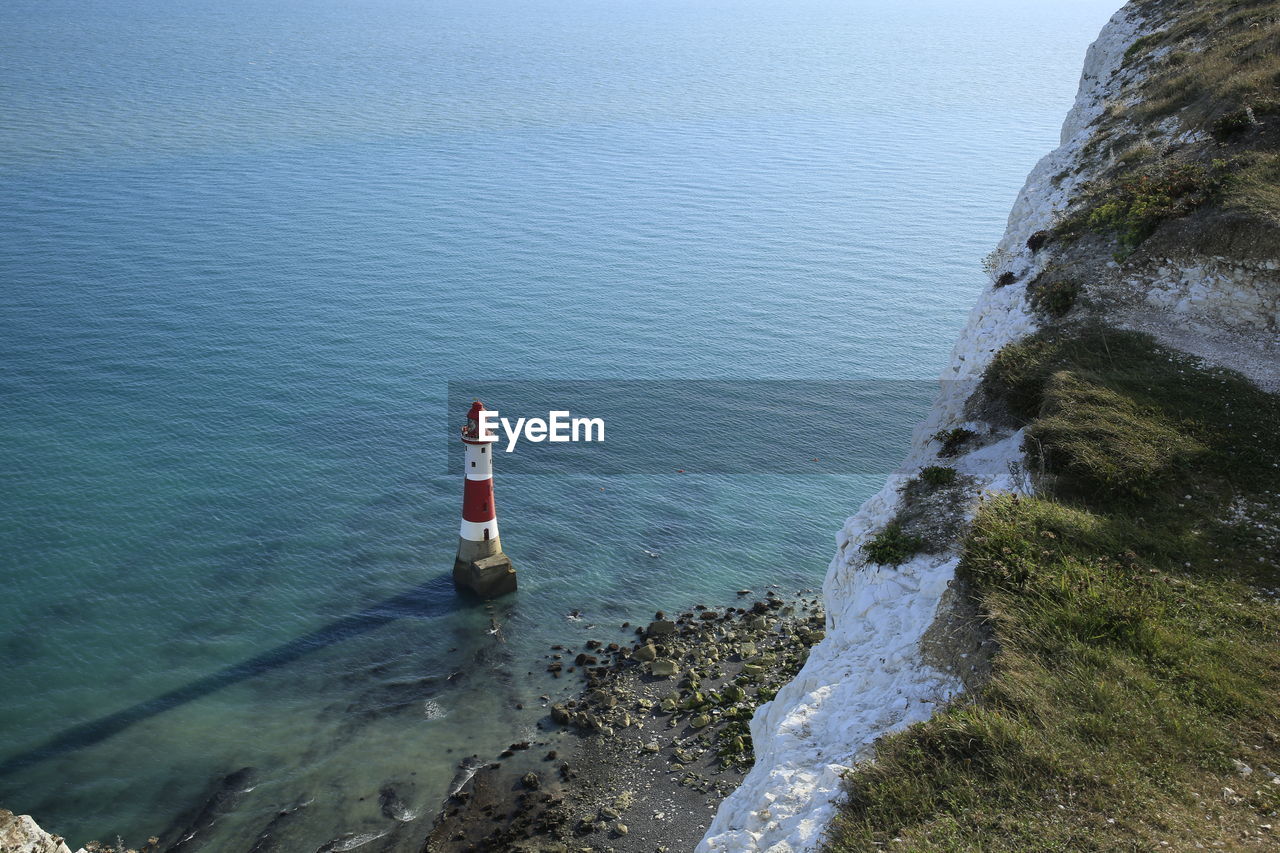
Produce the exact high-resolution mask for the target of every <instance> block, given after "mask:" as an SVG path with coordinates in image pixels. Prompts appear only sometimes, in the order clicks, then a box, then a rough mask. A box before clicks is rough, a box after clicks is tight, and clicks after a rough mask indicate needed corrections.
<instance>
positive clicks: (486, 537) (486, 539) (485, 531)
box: [484, 527, 489, 542]
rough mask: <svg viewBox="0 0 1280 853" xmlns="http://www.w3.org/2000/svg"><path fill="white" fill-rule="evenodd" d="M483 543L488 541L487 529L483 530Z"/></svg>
mask: <svg viewBox="0 0 1280 853" xmlns="http://www.w3.org/2000/svg"><path fill="white" fill-rule="evenodd" d="M484 541H486V542H488V541H489V528H487V527H486V528H485V529H484Z"/></svg>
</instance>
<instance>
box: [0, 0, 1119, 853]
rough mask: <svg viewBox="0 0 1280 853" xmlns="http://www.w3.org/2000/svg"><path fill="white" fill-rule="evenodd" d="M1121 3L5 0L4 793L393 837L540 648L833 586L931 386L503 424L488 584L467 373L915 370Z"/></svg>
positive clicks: (22, 807) (231, 838)
mask: <svg viewBox="0 0 1280 853" xmlns="http://www.w3.org/2000/svg"><path fill="white" fill-rule="evenodd" d="M1116 5H1117V3H1115V2H1092V1H1091V2H1070V3H1068V2H1063V3H1052V4H1042V3H1037V4H1025V3H1019V2H1013V0H1007V1H1006V2H981V3H976V4H966V5H965V6H963V7H962V8H961V7H956V6H955V5H954V4H947V3H942V2H920V3H908V4H894V5H893V6H892V7H890V6H888V5H883V4H875V3H868V2H849V3H837V2H821V0H798V2H789V3H773V4H770V3H763V2H757V0H748V2H745V3H733V4H729V3H721V2H710V0H709V2H700V3H692V4H688V3H672V2H664V0H658V2H644V3H640V2H619V3H608V4H601V3H593V2H585V0H567V2H557V3H550V2H548V3H535V4H527V3H526V4H517V3H511V2H479V3H466V4H461V3H442V2H425V3H410V2H397V0H372V2H369V3H365V4H360V5H352V4H345V3H330V2H323V1H322V0H318V2H310V3H302V2H279V3H266V4H263V3H246V2H240V0H231V2H228V3H221V4H218V5H216V6H210V5H206V4H200V3H190V2H179V3H176V4H175V3H159V2H154V1H153V0H145V1H144V2H137V1H136V0H131V2H126V3H121V4H114V5H112V6H111V7H110V8H109V9H108V8H106V7H100V6H99V5H95V4H90V3H85V2H71V0H68V1H67V2H53V3H43V2H42V3H35V2H28V0H17V2H13V3H9V4H5V6H4V8H3V9H0V32H3V33H4V34H5V35H4V36H3V37H2V38H3V40H4V45H5V49H4V50H3V51H0V83H3V91H4V93H5V94H4V97H5V101H6V121H5V122H4V124H3V125H2V126H0V192H2V193H3V196H4V198H5V199H6V201H5V204H4V205H0V282H3V287H4V295H5V308H4V310H3V312H0V365H2V368H0V388H2V389H3V399H4V406H3V407H0V479H2V482H3V488H0V581H3V584H4V588H5V595H3V596H0V653H2V654H3V659H4V666H3V667H0V696H2V697H3V701H0V805H3V806H4V807H6V808H10V809H13V810H15V811H17V812H19V813H32V814H33V815H35V816H36V818H37V819H38V820H39V821H40V822H41V823H42V824H43V825H45V826H46V827H48V828H49V829H51V830H52V831H55V832H57V833H59V834H62V835H65V836H67V837H68V839H69V840H71V841H72V842H75V843H76V844H79V843H83V842H84V841H86V840H88V839H90V838H93V837H102V838H104V840H105V839H114V837H115V835H116V834H117V833H118V834H120V835H122V836H124V837H125V839H126V840H128V841H130V842H133V843H137V842H140V841H141V840H143V839H145V838H146V836H148V835H151V834H158V833H161V832H165V831H166V830H169V829H170V828H173V832H174V833H176V832H177V831H178V830H179V829H180V828H182V827H184V826H186V825H187V823H188V822H189V820H190V818H191V816H192V815H193V814H194V813H195V812H197V811H198V810H199V809H200V808H201V806H202V805H203V804H204V803H205V802H206V800H207V799H208V797H209V796H210V795H211V794H212V793H213V792H214V789H215V788H216V786H217V784H218V782H219V780H222V779H224V778H225V777H227V776H228V774H232V773H235V772H236V771H239V770H241V769H242V768H252V772H251V773H249V774H245V775H241V776H237V777H236V778H235V780H234V785H235V787H236V789H237V790H236V791H234V792H232V793H234V794H235V796H234V798H233V799H234V802H235V807H234V809H232V810H230V811H229V813H228V814H225V815H223V816H221V817H219V818H218V819H217V820H216V821H214V822H213V823H212V824H211V825H210V826H208V827H207V828H206V829H204V830H203V831H202V833H201V834H200V836H199V837H198V839H197V840H201V839H203V840H204V842H205V844H206V845H207V848H208V849H211V850H214V849H216V850H222V851H237V850H249V849H251V848H253V847H254V845H255V843H256V842H257V841H258V839H259V838H260V836H261V834H262V833H263V831H264V829H265V828H266V827H268V825H271V826H272V831H271V834H270V837H269V838H266V839H263V843H264V846H263V847H261V848H260V849H273V848H272V847H271V846H270V845H271V844H275V845H278V847H279V849H283V850H291V851H293V850H302V851H306V850H314V849H318V848H320V847H321V846H323V845H325V844H326V843H328V842H330V841H331V840H333V839H335V838H339V837H341V836H345V835H347V834H354V836H353V837H352V838H350V839H348V840H347V841H346V842H344V844H355V843H356V842H357V841H361V840H362V838H363V836H371V837H377V844H375V843H373V842H372V841H370V842H369V843H368V844H367V845H366V846H364V847H363V849H377V847H378V846H379V845H381V846H384V847H389V848H390V849H414V848H415V846H416V844H418V843H420V842H421V838H422V836H424V835H425V826H421V828H419V825H422V824H425V823H427V822H429V820H430V818H431V814H432V813H433V811H434V809H435V808H436V806H437V805H438V803H439V802H440V800H441V798H442V797H443V795H444V793H445V791H446V789H447V787H448V785H449V782H450V780H451V779H452V778H453V776H454V773H455V771H456V768H457V764H458V762H459V760H461V759H462V758H464V757H466V756H469V755H472V754H473V753H474V754H479V755H480V756H482V757H486V758H487V757H492V756H493V755H495V754H496V753H497V752H498V751H500V750H501V749H502V748H503V747H504V746H505V745H506V744H508V743H510V742H512V741H516V740H522V739H524V738H525V737H527V733H528V732H530V731H532V727H533V726H534V725H535V723H536V721H537V719H538V718H539V716H540V715H541V713H542V711H541V710H540V709H541V704H542V703H541V702H540V701H539V700H538V697H539V696H541V695H543V694H548V693H550V692H554V691H556V690H560V691H564V690H567V689H569V688H570V687H571V686H572V685H573V683H574V682H573V681H572V680H571V679H569V678H565V679H561V680H560V681H552V680H550V679H549V678H548V676H547V675H546V674H545V673H544V672H543V671H542V669H543V667H542V665H541V664H540V662H539V658H540V655H541V654H542V653H543V652H544V651H545V650H546V648H547V647H548V646H549V645H551V644H553V643H560V642H574V641H580V640H585V639H587V638H588V637H590V636H596V637H597V638H599V639H606V637H608V636H609V635H610V634H612V633H613V632H614V630H615V629H614V626H616V625H617V624H618V623H620V622H622V621H625V620H628V619H630V620H632V621H639V620H644V619H647V618H648V617H650V616H651V615H652V611H654V610H655V609H659V608H662V609H666V610H681V609H685V608H688V607H690V606H692V605H693V604H695V603H699V602H705V603H707V604H716V603H723V602H725V601H727V600H729V599H731V598H732V597H733V591H734V590H736V589H738V588H743V587H746V588H752V589H755V590H757V591H760V590H763V589H764V588H765V586H766V585H768V584H775V585H777V586H778V587H780V588H782V589H784V590H788V591H790V590H795V589H800V588H805V587H816V586H818V585H819V584H820V583H821V579H822V576H823V573H824V571H825V568H826V564H827V561H828V559H829V554H830V552H831V550H832V548H833V546H832V544H831V543H832V539H833V534H834V532H835V530H836V529H837V528H838V527H839V525H840V523H841V521H842V520H843V518H844V517H845V516H846V515H847V514H849V513H850V512H852V510H853V509H854V508H856V506H857V505H858V504H859V503H860V502H861V500H862V499H863V498H865V497H866V496H868V495H869V494H871V493H872V492H873V491H875V490H876V489H877V488H878V487H879V485H880V483H881V481H882V479H883V477H882V472H884V471H887V470H888V469H890V468H891V467H892V466H893V465H895V464H896V463H897V461H898V459H899V457H900V456H901V455H902V454H903V452H905V448H906V446H907V442H908V439H909V431H910V427H911V425H912V424H913V423H914V422H915V420H916V419H917V418H918V416H919V414H920V413H921V412H922V411H923V407H924V406H925V405H927V400H926V399H924V398H920V399H918V400H916V401H915V402H914V403H912V404H911V405H903V406H902V408H901V414H900V416H899V417H898V418H897V421H895V422H889V420H886V419H878V420H876V422H875V429H876V430H877V434H876V435H874V436H868V441H867V446H868V447H869V448H874V450H873V451H868V453H869V455H868V458H867V459H865V460H863V461H862V462H861V463H860V464H859V465H857V466H854V465H844V466H839V467H840V470H843V471H857V472H858V473H847V474H839V475H834V474H819V473H815V472H812V471H810V470H805V469H803V467H798V468H797V471H796V473H795V474H792V475H788V474H776V473H770V474H732V475H717V476H702V475H691V474H687V475H679V474H676V473H675V472H674V469H675V468H676V467H677V466H678V462H675V461H673V460H670V459H666V458H655V459H654V460H653V462H652V466H651V468H650V469H649V470H650V471H651V472H652V473H642V474H628V475H612V474H607V475H574V474H569V473H562V472H557V473H556V474H555V475H548V476H539V475H537V474H520V475H519V476H514V475H513V476H510V477H508V478H507V479H503V477H502V460H499V463H498V482H497V489H498V502H499V508H500V512H501V522H502V531H503V540H504V543H505V545H506V547H507V549H508V552H509V553H510V555H511V557H512V558H513V559H514V560H515V562H516V564H517V566H518V568H519V570H520V582H521V590H520V592H519V593H518V594H517V595H516V596H513V597H511V598H509V599H505V600H502V601H500V602H496V603H494V604H493V605H491V606H487V607H486V606H484V605H478V604H474V603H467V602H462V601H460V600H459V599H458V598H457V597H456V596H455V594H454V592H453V589H452V586H451V583H450V581H449V578H448V571H449V569H450V567H451V563H452V557H453V551H454V548H455V546H456V536H457V514H458V509H459V502H460V484H459V482H458V478H457V477H456V475H446V474H445V473H444V471H445V467H446V461H445V447H446V444H445V440H444V436H446V435H447V434H448V433H449V432H450V431H451V430H452V427H453V426H454V425H455V421H456V420H457V415H458V414H459V413H455V412H449V413H447V412H446V411H445V406H446V400H447V396H448V391H449V387H448V384H447V383H449V382H454V383H455V384H462V385H465V384H466V383H467V382H468V381H477V382H478V381H479V380H490V379H514V380H521V379H536V380H546V379H610V378H615V379H657V378H662V379H680V378H716V379H753V380H754V379H764V378H774V379H821V380H849V379H854V380H884V379H904V378H905V379H928V378H931V377H933V376H934V375H936V374H937V372H938V370H939V368H940V366H941V364H942V363H943V361H944V359H945V357H946V353H947V352H948V351H949V349H950V346H951V340H952V338H953V336H954V333H955V332H956V330H957V329H959V328H960V326H961V325H962V324H963V322H964V318H965V314H966V312H967V310H968V306H969V305H970V303H971V302H972V301H973V299H974V296H975V295H976V293H977V292H978V290H979V289H980V288H981V287H982V285H983V276H982V272H981V270H980V268H979V266H978V261H979V259H980V258H981V256H982V255H983V254H984V253H985V252H986V251H988V250H989V249H990V247H991V246H992V245H993V244H994V242H995V240H996V238H997V236H998V235H999V233H1000V232H1001V231H1002V230H1003V225H1004V218H1005V215H1006V213H1007V211H1008V209H1009V204H1010V202H1011V200H1012V198H1013V195H1014V193H1015V191H1016V189H1017V187H1019V186H1020V185H1021V182H1022V179H1023V177H1024V176H1025V174H1026V172H1027V170H1028V169H1029V168H1030V167H1031V165H1032V164H1033V163H1034V161H1035V160H1036V159H1037V158H1038V157H1039V156H1040V155H1041V154H1042V153H1044V152H1045V151H1047V150H1049V148H1051V147H1052V145H1053V144H1054V141H1055V137H1056V134H1057V128H1058V125H1059V123H1060V120H1061V115H1062V113H1063V112H1065V110H1066V107H1067V106H1068V104H1069V102H1070V98H1071V96H1072V93H1073V92H1074V89H1075V83H1076V76H1077V73H1078V68H1079V64H1080V58H1081V56H1082V55H1083V51H1084V48H1085V46H1086V45H1087V43H1088V42H1089V41H1090V40H1091V38H1092V37H1093V35H1094V34H1095V33H1096V31H1097V29H1098V28H1099V27H1100V26H1101V24H1102V23H1103V21H1104V20H1105V18H1106V17H1107V16H1108V15H1109V14H1110V13H1111V12H1112V11H1114V6H1116ZM913 399H915V398H913ZM490 402H493V401H490ZM913 406H915V408H914V409H913ZM827 417H828V418H829V421H828V422H824V423H823V424H822V428H823V429H827V430H830V431H847V430H849V429H851V428H854V429H856V428H857V427H858V425H857V424H852V425H851V424H850V423H848V422H847V421H845V420H843V419H842V418H841V417H840V415H839V414H838V413H834V414H829V415H828V416H827ZM583 452H585V449H584V450H583ZM822 452H823V450H822V448H818V449H815V451H814V453H813V455H814V456H815V457H820V456H821V455H822ZM668 470H670V473H664V472H667V471H668ZM863 472H865V473H863ZM651 554H656V555H657V556H651ZM575 609H576V610H580V611H581V612H582V617H581V618H580V619H569V618H566V615H567V614H568V613H569V612H570V611H572V610H575ZM592 626H596V627H592ZM606 626H607V627H606ZM495 629H496V633H491V632H493V631H495ZM593 632H595V633H593ZM519 704H523V705H524V708H523V709H518V708H517V705H519ZM387 786H391V787H392V788H393V789H394V790H395V791H396V793H397V795H398V797H399V799H400V800H401V801H403V804H404V807H405V808H406V809H407V812H401V813H399V817H400V818H403V817H407V816H409V815H417V816H419V819H418V820H417V821H414V822H413V823H412V824H410V825H409V827H408V828H407V829H405V830H402V831H401V832H400V833H399V834H397V833H396V832H395V830H396V827H397V825H398V824H400V823H401V821H400V820H399V819H397V817H395V816H390V817H389V816H388V815H387V814H385V813H384V808H383V805H382V804H380V802H379V792H380V791H381V790H383V789H384V788H386V787H387ZM301 804H307V805H305V807H303V808H300V809H298V810H297V811H296V812H291V813H290V814H288V815H286V816H284V817H282V818H279V819H278V820H277V817H278V815H279V812H280V811H281V810H290V809H292V808H293V807H295V806H298V805H301ZM167 839H168V836H167ZM340 846H341V845H340Z"/></svg>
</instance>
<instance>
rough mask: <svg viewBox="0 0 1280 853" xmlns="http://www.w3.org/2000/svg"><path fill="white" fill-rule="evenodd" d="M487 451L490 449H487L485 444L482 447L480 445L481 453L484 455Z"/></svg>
mask: <svg viewBox="0 0 1280 853" xmlns="http://www.w3.org/2000/svg"><path fill="white" fill-rule="evenodd" d="M487 449H488V448H487V447H485V446H484V445H483V444H482V445H480V452H481V453H484V452H485V451H486V450H487Z"/></svg>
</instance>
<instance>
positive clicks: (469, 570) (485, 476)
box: [453, 400, 516, 598]
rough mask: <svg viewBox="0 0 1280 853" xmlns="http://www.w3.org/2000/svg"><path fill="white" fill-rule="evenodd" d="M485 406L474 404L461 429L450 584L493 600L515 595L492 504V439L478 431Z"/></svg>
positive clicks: (514, 578)
mask: <svg viewBox="0 0 1280 853" xmlns="http://www.w3.org/2000/svg"><path fill="white" fill-rule="evenodd" d="M483 411H484V404H483V403H481V402H480V401H479V400H476V401H475V402H474V403H472V404H471V410H470V411H469V412H467V422H466V423H465V424H463V425H462V443H463V445H464V446H465V448H466V453H465V456H464V459H463V463H462V464H463V468H464V470H465V472H466V474H465V477H466V479H464V480H463V491H462V527H461V529H460V530H459V531H458V557H457V559H456V560H454V562H453V582H454V584H456V585H457V587H458V588H459V589H466V590H470V591H471V592H474V593H475V594H477V595H479V596H481V597H483V598H493V597H495V596H499V595H505V594H506V593H508V592H514V591H515V588H516V570H515V568H514V567H513V566H512V565H511V560H510V559H509V558H508V557H507V555H506V554H504V553H502V540H500V539H499V538H498V511H497V509H496V507H495V506H494V503H493V446H494V441H495V437H493V436H487V435H485V434H483V433H482V432H481V431H480V413H481V412H483Z"/></svg>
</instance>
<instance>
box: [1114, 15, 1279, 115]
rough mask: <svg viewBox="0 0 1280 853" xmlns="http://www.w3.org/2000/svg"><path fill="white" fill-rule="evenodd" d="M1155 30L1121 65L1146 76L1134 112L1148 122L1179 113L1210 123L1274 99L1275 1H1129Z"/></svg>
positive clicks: (1276, 55)
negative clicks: (1138, 65)
mask: <svg viewBox="0 0 1280 853" xmlns="http://www.w3.org/2000/svg"><path fill="white" fill-rule="evenodd" d="M1135 6H1136V8H1137V11H1138V12H1139V14H1142V15H1143V16H1144V17H1145V18H1146V19H1147V20H1149V21H1152V22H1154V23H1155V25H1156V27H1157V30H1156V31H1155V32H1152V33H1150V34H1148V35H1146V36H1144V37H1142V38H1140V39H1138V41H1137V42H1136V43H1135V44H1133V45H1132V46H1131V47H1130V48H1129V51H1128V52H1127V54H1126V56H1125V61H1126V63H1131V62H1142V63H1143V70H1144V71H1145V72H1146V73H1147V74H1148V80H1149V82H1148V83H1147V86H1146V90H1147V97H1146V99H1145V102H1144V103H1143V104H1141V105H1139V106H1138V107H1136V110H1137V116H1138V117H1139V118H1140V119H1141V120H1142V121H1143V123H1153V122H1154V121H1156V120H1158V119H1160V118H1163V117H1164V116H1167V115H1172V114H1174V113H1178V114H1179V115H1180V117H1181V118H1182V120H1183V121H1184V122H1185V123H1186V124H1187V125H1188V126H1189V127H1192V128H1195V127H1203V128H1205V129H1210V128H1212V127H1213V125H1214V123H1215V122H1216V121H1218V120H1219V119H1221V118H1223V117H1224V116H1226V115H1228V114H1230V113H1233V112H1235V111H1236V110H1239V109H1242V108H1243V107H1246V106H1251V105H1260V104H1267V103H1269V102H1272V101H1275V100H1277V99H1280V2H1277V0H1145V2H1141V3H1138V4H1135Z"/></svg>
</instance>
